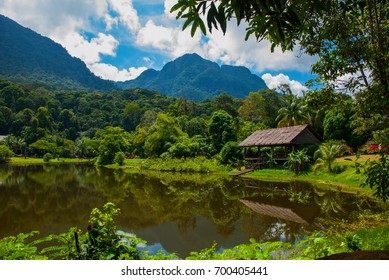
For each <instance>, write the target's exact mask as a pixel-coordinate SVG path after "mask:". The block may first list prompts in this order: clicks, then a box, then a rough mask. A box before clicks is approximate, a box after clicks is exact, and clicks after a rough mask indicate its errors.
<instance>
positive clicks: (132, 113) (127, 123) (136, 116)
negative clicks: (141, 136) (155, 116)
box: [122, 102, 143, 131]
mask: <svg viewBox="0 0 389 280" xmlns="http://www.w3.org/2000/svg"><path fill="white" fill-rule="evenodd" d="M142 113H143V112H142V109H141V107H140V106H139V104H137V103H135V102H129V103H128V104H127V105H126V108H124V119H123V124H122V125H123V127H124V129H125V130H127V131H132V130H135V128H136V126H137V125H138V124H139V123H140V120H141V117H142Z"/></svg>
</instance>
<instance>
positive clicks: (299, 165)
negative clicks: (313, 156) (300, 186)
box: [285, 150, 310, 175]
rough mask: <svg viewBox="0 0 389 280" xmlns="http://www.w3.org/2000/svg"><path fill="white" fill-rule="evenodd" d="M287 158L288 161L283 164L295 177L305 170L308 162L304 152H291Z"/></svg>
mask: <svg viewBox="0 0 389 280" xmlns="http://www.w3.org/2000/svg"><path fill="white" fill-rule="evenodd" d="M288 156H289V160H288V161H287V162H286V163H285V165H286V166H287V167H288V168H289V169H290V170H292V171H293V173H294V174H295V175H297V174H299V173H300V172H301V171H304V170H306V168H307V166H308V163H309V162H310V159H309V156H308V155H307V152H306V150H299V151H297V152H292V153H290V154H289V155H288Z"/></svg>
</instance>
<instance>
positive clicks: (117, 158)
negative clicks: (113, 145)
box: [113, 152, 126, 166]
mask: <svg viewBox="0 0 389 280" xmlns="http://www.w3.org/2000/svg"><path fill="white" fill-rule="evenodd" d="M125 159H126V155H125V154H124V153H123V152H117V153H116V154H115V158H114V160H113V162H114V163H117V164H118V165H120V166H122V165H123V163H124V160H125Z"/></svg>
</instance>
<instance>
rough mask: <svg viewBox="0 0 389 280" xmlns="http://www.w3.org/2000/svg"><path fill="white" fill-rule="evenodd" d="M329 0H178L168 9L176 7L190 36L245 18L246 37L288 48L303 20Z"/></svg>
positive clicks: (301, 29) (316, 14) (303, 26)
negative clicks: (246, 25) (198, 31)
mask: <svg viewBox="0 0 389 280" xmlns="http://www.w3.org/2000/svg"><path fill="white" fill-rule="evenodd" d="M329 2H331V1H328V0H327V1H309V0H297V1H286V0H274V1H256V0H240V1H239V0H238V1H232V0H218V1H207V0H194V1H188V0H178V3H177V4H175V5H174V6H173V7H172V9H171V12H175V11H178V13H177V19H178V18H183V19H185V23H184V25H183V29H186V28H187V27H188V26H189V25H190V24H192V27H191V34H192V36H194V34H195V32H196V30H197V29H198V28H200V30H201V32H202V33H204V34H206V33H207V29H206V27H205V23H204V21H203V18H205V17H206V19H207V20H206V23H207V27H208V30H209V32H212V29H213V28H215V29H219V28H220V29H221V30H222V31H223V33H226V31H227V24H228V22H229V21H231V20H232V19H236V23H237V25H240V24H241V22H242V21H244V22H247V24H248V27H247V28H246V40H247V39H248V38H249V37H250V36H251V35H254V36H255V38H256V39H257V40H263V39H267V40H269V41H270V42H271V43H272V50H273V49H274V47H275V46H277V45H280V46H281V47H282V49H283V50H290V49H292V48H293V46H294V45H295V44H296V41H297V40H298V39H299V38H300V37H301V35H302V33H303V32H304V31H306V30H307V27H306V26H307V23H308V22H309V21H310V20H311V18H315V17H319V15H321V14H322V13H323V12H324V11H326V10H327V7H328V3H329Z"/></svg>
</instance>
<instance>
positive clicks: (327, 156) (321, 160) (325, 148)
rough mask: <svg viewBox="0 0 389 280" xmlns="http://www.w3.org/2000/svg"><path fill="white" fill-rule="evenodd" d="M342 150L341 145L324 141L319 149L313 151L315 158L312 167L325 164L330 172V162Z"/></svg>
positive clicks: (315, 167)
mask: <svg viewBox="0 0 389 280" xmlns="http://www.w3.org/2000/svg"><path fill="white" fill-rule="evenodd" d="M341 150H342V146H341V145H337V144H330V143H324V144H322V145H320V147H319V149H318V150H317V151H316V152H315V153H314V155H313V157H314V158H315V159H316V163H315V166H314V169H315V170H316V169H317V168H319V167H321V166H326V167H327V168H328V171H329V172H331V173H332V163H333V162H334V160H335V159H336V158H337V157H338V156H339V153H340V152H341Z"/></svg>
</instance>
